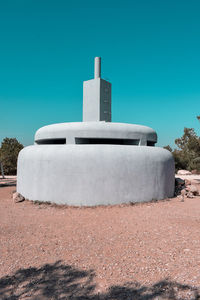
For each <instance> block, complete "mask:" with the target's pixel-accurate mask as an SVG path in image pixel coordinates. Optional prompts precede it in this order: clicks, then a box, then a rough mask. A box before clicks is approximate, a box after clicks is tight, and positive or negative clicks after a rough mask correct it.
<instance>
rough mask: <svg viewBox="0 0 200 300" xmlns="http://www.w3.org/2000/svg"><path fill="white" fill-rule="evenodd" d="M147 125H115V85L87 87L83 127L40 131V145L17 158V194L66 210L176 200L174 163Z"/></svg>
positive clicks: (58, 126) (97, 67)
mask: <svg viewBox="0 0 200 300" xmlns="http://www.w3.org/2000/svg"><path fill="white" fill-rule="evenodd" d="M156 142H157V134H156V132H155V131H154V130H153V129H151V128H149V127H146V126H140V125H134V124H125V123H112V122H111V84H110V83H109V82H108V81H105V80H103V79H102V78H101V60H100V58H99V57H96V58H95V78H94V79H92V80H88V81H85V82H84V84H83V122H77V123H76V122H74V123H61V124H53V125H49V126H45V127H42V128H40V129H39V130H38V131H37V132H36V134H35V144H34V145H33V146H29V147H26V148H24V149H23V150H22V151H21V152H20V154H19V158H18V174H17V192H19V193H20V194H22V195H23V196H24V197H25V198H27V199H29V200H38V201H50V202H53V203H58V204H67V205H75V206H77V205H84V206H94V205H107V204H120V203H129V202H145V201H151V200H160V199H164V198H168V197H172V196H173V194H174V160H173V157H172V155H171V153H170V152H169V151H167V150H165V149H163V148H158V147H154V146H155V144H156Z"/></svg>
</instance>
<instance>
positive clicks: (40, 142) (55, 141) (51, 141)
mask: <svg viewBox="0 0 200 300" xmlns="http://www.w3.org/2000/svg"><path fill="white" fill-rule="evenodd" d="M35 142H36V144H38V145H60V144H66V139H63V138H58V139H42V140H37V141H35Z"/></svg>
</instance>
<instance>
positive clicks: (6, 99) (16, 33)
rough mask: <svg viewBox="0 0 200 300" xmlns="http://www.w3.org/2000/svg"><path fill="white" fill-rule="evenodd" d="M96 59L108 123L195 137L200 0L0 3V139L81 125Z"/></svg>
mask: <svg viewBox="0 0 200 300" xmlns="http://www.w3.org/2000/svg"><path fill="white" fill-rule="evenodd" d="M95 56H101V57H102V77H103V78H104V79H108V80H110V81H111V83H112V120H113V122H126V123H137V124H143V125H147V126H150V127H152V128H154V129H155V130H156V131H157V133H158V138H159V143H158V145H160V146H164V145H167V144H170V145H173V143H174V139H175V138H177V137H180V136H181V135H182V133H183V128H184V127H193V128H195V130H196V132H197V133H198V134H200V123H199V122H198V121H197V119H196V116H197V115H198V114H200V108H199V107H200V1H199V0H187V1H186V0H151V1H150V0H137V1H136V0H123V1H117V0H115V1H113V0H107V1H105V0H103V1H94V0H92V1H90V0H85V1H83V0H77V1H75V0H74V1H68V0H13V1H11V0H0V142H1V141H2V139H3V138H4V137H16V138H17V139H18V140H19V141H20V142H21V143H23V144H24V145H28V144H32V143H33V138H34V133H35V131H36V130H37V129H38V128H40V127H41V126H43V125H48V124H52V123H58V122H74V121H81V120H82V82H83V80H88V79H91V78H92V77H93V59H94V57H95Z"/></svg>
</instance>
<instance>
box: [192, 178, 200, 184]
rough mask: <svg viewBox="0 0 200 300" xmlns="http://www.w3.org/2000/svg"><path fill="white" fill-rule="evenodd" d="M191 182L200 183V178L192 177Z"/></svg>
mask: <svg viewBox="0 0 200 300" xmlns="http://www.w3.org/2000/svg"><path fill="white" fill-rule="evenodd" d="M191 184H195V185H196V184H200V180H198V179H192V180H191Z"/></svg>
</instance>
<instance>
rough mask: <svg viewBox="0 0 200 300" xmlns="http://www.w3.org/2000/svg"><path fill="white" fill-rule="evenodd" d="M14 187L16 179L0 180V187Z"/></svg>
mask: <svg viewBox="0 0 200 300" xmlns="http://www.w3.org/2000/svg"><path fill="white" fill-rule="evenodd" d="M6 186H16V179H12V178H0V187H6Z"/></svg>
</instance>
